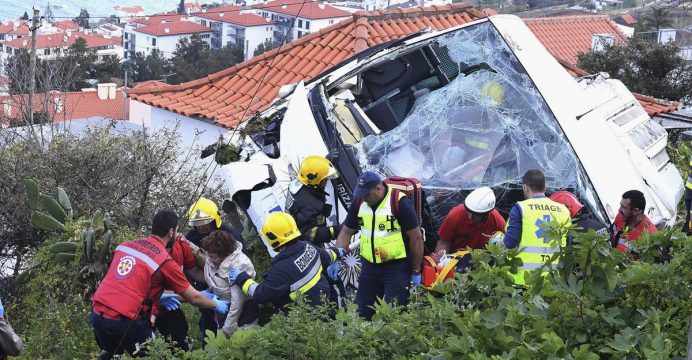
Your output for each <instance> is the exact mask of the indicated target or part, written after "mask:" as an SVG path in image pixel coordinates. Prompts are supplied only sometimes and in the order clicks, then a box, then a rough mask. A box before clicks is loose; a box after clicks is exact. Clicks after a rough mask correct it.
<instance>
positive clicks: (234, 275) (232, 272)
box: [228, 269, 243, 283]
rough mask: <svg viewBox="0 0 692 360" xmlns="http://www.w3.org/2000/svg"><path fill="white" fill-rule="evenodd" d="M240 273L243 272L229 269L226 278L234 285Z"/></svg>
mask: <svg viewBox="0 0 692 360" xmlns="http://www.w3.org/2000/svg"><path fill="white" fill-rule="evenodd" d="M241 272H243V271H242V270H240V269H231V270H229V271H228V278H229V279H230V280H231V282H232V283H234V282H235V279H237V278H238V275H240V273H241Z"/></svg>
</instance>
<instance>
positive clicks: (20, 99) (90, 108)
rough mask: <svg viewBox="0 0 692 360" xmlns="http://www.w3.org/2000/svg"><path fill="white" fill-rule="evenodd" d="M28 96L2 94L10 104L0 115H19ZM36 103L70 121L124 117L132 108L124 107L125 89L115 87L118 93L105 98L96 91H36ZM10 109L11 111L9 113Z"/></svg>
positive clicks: (118, 118)
mask: <svg viewBox="0 0 692 360" xmlns="http://www.w3.org/2000/svg"><path fill="white" fill-rule="evenodd" d="M26 97H27V95H5V96H0V103H6V104H9V105H10V106H9V107H8V106H5V107H3V108H0V119H2V118H14V117H16V116H17V115H18V113H19V111H21V109H22V108H23V105H22V104H25V103H26V100H25V99H26ZM46 103H47V104H46ZM13 104H16V105H13ZM34 104H36V108H37V109H44V108H45V109H48V110H47V111H48V113H49V114H50V116H51V117H53V119H54V120H55V121H71V120H80V119H88V118H92V117H103V118H106V119H112V120H122V119H126V118H127V114H128V111H129V110H128V109H127V108H125V109H123V105H124V104H123V92H122V89H115V97H113V98H112V99H105V100H102V99H101V98H99V96H98V92H97V91H74V92H57V91H56V92H51V93H49V94H37V95H34ZM44 104H46V105H44ZM126 106H129V104H128V105H126ZM7 110H9V113H6V111H7ZM123 111H124V112H123Z"/></svg>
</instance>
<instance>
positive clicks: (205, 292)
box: [200, 290, 219, 300]
mask: <svg viewBox="0 0 692 360" xmlns="http://www.w3.org/2000/svg"><path fill="white" fill-rule="evenodd" d="M200 294H202V295H204V296H205V297H206V298H207V299H211V300H216V299H218V298H219V297H218V296H216V295H214V293H212V292H211V291H209V290H202V291H200Z"/></svg>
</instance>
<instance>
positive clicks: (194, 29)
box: [132, 21, 212, 36]
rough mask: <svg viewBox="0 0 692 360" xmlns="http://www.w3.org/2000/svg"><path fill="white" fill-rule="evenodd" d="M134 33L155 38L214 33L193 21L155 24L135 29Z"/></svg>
mask: <svg viewBox="0 0 692 360" xmlns="http://www.w3.org/2000/svg"><path fill="white" fill-rule="evenodd" d="M132 31H136V32H140V33H144V34H149V35H154V36H170V35H182V34H198V33H205V32H212V30H211V28H208V27H206V26H202V25H200V24H198V23H195V22H192V21H173V22H166V23H160V24H153V25H147V26H142V27H138V28H136V29H133V30H132Z"/></svg>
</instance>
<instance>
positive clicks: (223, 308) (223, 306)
mask: <svg viewBox="0 0 692 360" xmlns="http://www.w3.org/2000/svg"><path fill="white" fill-rule="evenodd" d="M214 302H215V303H216V308H215V309H214V310H216V312H217V313H222V314H225V313H227V312H228V302H226V301H223V300H218V299H214Z"/></svg>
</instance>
